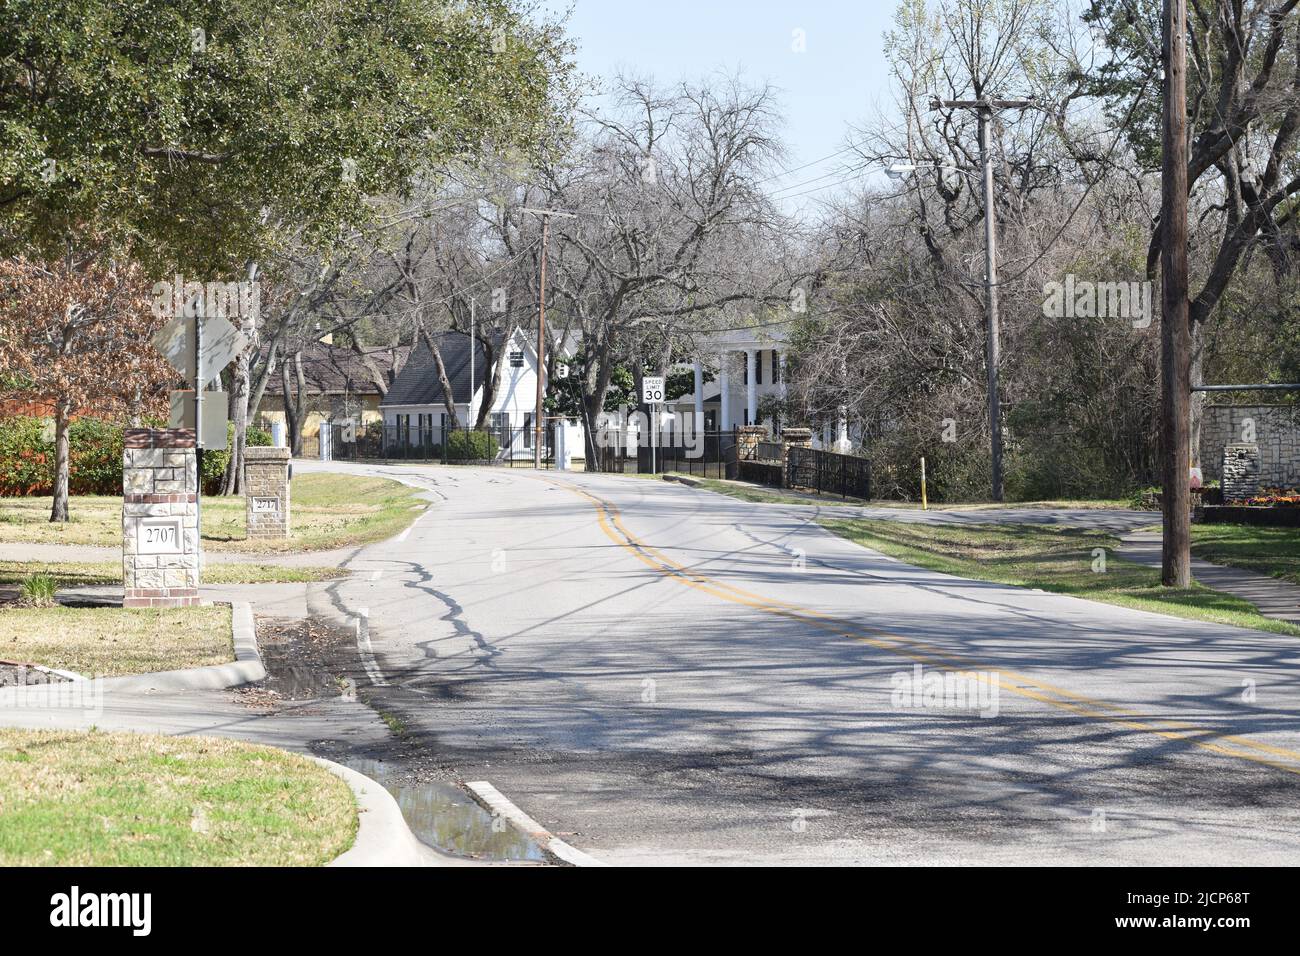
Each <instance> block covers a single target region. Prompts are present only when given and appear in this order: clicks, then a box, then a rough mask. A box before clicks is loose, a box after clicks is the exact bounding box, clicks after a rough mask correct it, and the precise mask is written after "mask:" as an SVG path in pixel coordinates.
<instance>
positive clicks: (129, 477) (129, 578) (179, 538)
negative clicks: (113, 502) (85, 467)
mask: <svg viewBox="0 0 1300 956" xmlns="http://www.w3.org/2000/svg"><path fill="white" fill-rule="evenodd" d="M123 437H124V440H123V445H124V448H123V451H122V493H123V494H122V584H123V587H124V592H125V593H124V595H123V601H122V603H123V606H124V607H184V606H186V605H191V604H198V603H199V476H198V465H197V461H196V458H195V454H194V430H193V429H191V428H128V429H127V430H126V433H125V435H124V436H123Z"/></svg>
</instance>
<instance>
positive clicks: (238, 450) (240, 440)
mask: <svg viewBox="0 0 1300 956" xmlns="http://www.w3.org/2000/svg"><path fill="white" fill-rule="evenodd" d="M256 279H257V263H255V262H254V263H250V264H249V266H248V281H249V283H252V282H254V281H256ZM240 301H241V303H242V302H243V297H242V296H241V297H240ZM239 319H240V321H239V331H240V332H242V333H243V334H244V337H245V338H246V339H247V340H248V347H247V348H245V349H244V351H243V352H242V353H241V354H240V356H239V358H238V359H237V360H236V364H235V375H234V383H233V385H234V387H233V388H232V389H231V396H230V397H231V399H232V402H231V408H230V413H231V415H232V416H233V418H234V424H235V434H234V437H233V439H232V441H231V445H230V458H229V459H228V460H227V461H226V473H225V475H223V476H222V478H221V492H220V493H221V494H223V495H238V494H241V493H242V492H243V490H244V446H245V444H246V443H247V440H248V398H249V393H250V392H251V391H252V384H253V383H252V369H253V365H252V363H253V356H252V352H253V349H254V348H256V344H255V343H256V341H257V320H256V317H255V316H252V315H244V314H242V310H241V314H240V317H239Z"/></svg>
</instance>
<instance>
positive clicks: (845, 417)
mask: <svg viewBox="0 0 1300 956" xmlns="http://www.w3.org/2000/svg"><path fill="white" fill-rule="evenodd" d="M835 431H836V437H835V450H836V451H837V452H839V453H840V454H841V455H847V454H848V453H849V452H850V451H852V450H853V446H852V444H851V443H850V442H849V407H848V406H847V405H841V406H840V414H839V422H838V423H837V427H836V429H835Z"/></svg>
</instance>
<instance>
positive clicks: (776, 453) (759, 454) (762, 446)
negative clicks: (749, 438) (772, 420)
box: [754, 441, 784, 461]
mask: <svg viewBox="0 0 1300 956" xmlns="http://www.w3.org/2000/svg"><path fill="white" fill-rule="evenodd" d="M783 448H784V446H783V445H782V444H781V443H780V442H779V441H761V442H758V443H757V444H756V445H755V446H754V458H755V459H756V460H758V461H780V460H781V456H782V455H783V454H784V452H783V451H782V449H783Z"/></svg>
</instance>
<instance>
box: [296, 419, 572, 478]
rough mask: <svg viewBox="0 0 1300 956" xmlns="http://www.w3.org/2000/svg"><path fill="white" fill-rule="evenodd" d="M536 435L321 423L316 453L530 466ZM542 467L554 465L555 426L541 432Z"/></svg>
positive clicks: (519, 429)
mask: <svg viewBox="0 0 1300 956" xmlns="http://www.w3.org/2000/svg"><path fill="white" fill-rule="evenodd" d="M536 440H537V436H536V434H535V432H534V431H533V429H532V428H531V427H526V426H523V425H517V426H509V425H498V426H496V427H487V428H482V429H471V428H447V429H443V428H441V427H433V426H429V425H426V426H425V427H423V428H420V427H418V426H416V425H411V426H408V425H406V424H402V425H393V424H383V423H380V422H372V423H369V424H366V425H364V426H363V425H357V424H354V423H351V422H343V423H339V422H322V423H321V426H320V440H319V449H320V451H319V454H320V456H321V457H322V458H327V459H330V460H334V461H365V460H371V461H375V460H389V461H425V462H441V463H443V464H462V463H463V464H469V463H474V464H484V465H504V466H508V467H531V466H532V465H533V462H534V459H535V457H536V456H535V453H534V450H533V446H534V443H535V442H536ZM541 460H542V464H543V466H544V467H547V468H550V467H553V466H554V463H555V425H554V423H552V422H547V423H546V425H545V427H544V428H543V429H542V455H541Z"/></svg>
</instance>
